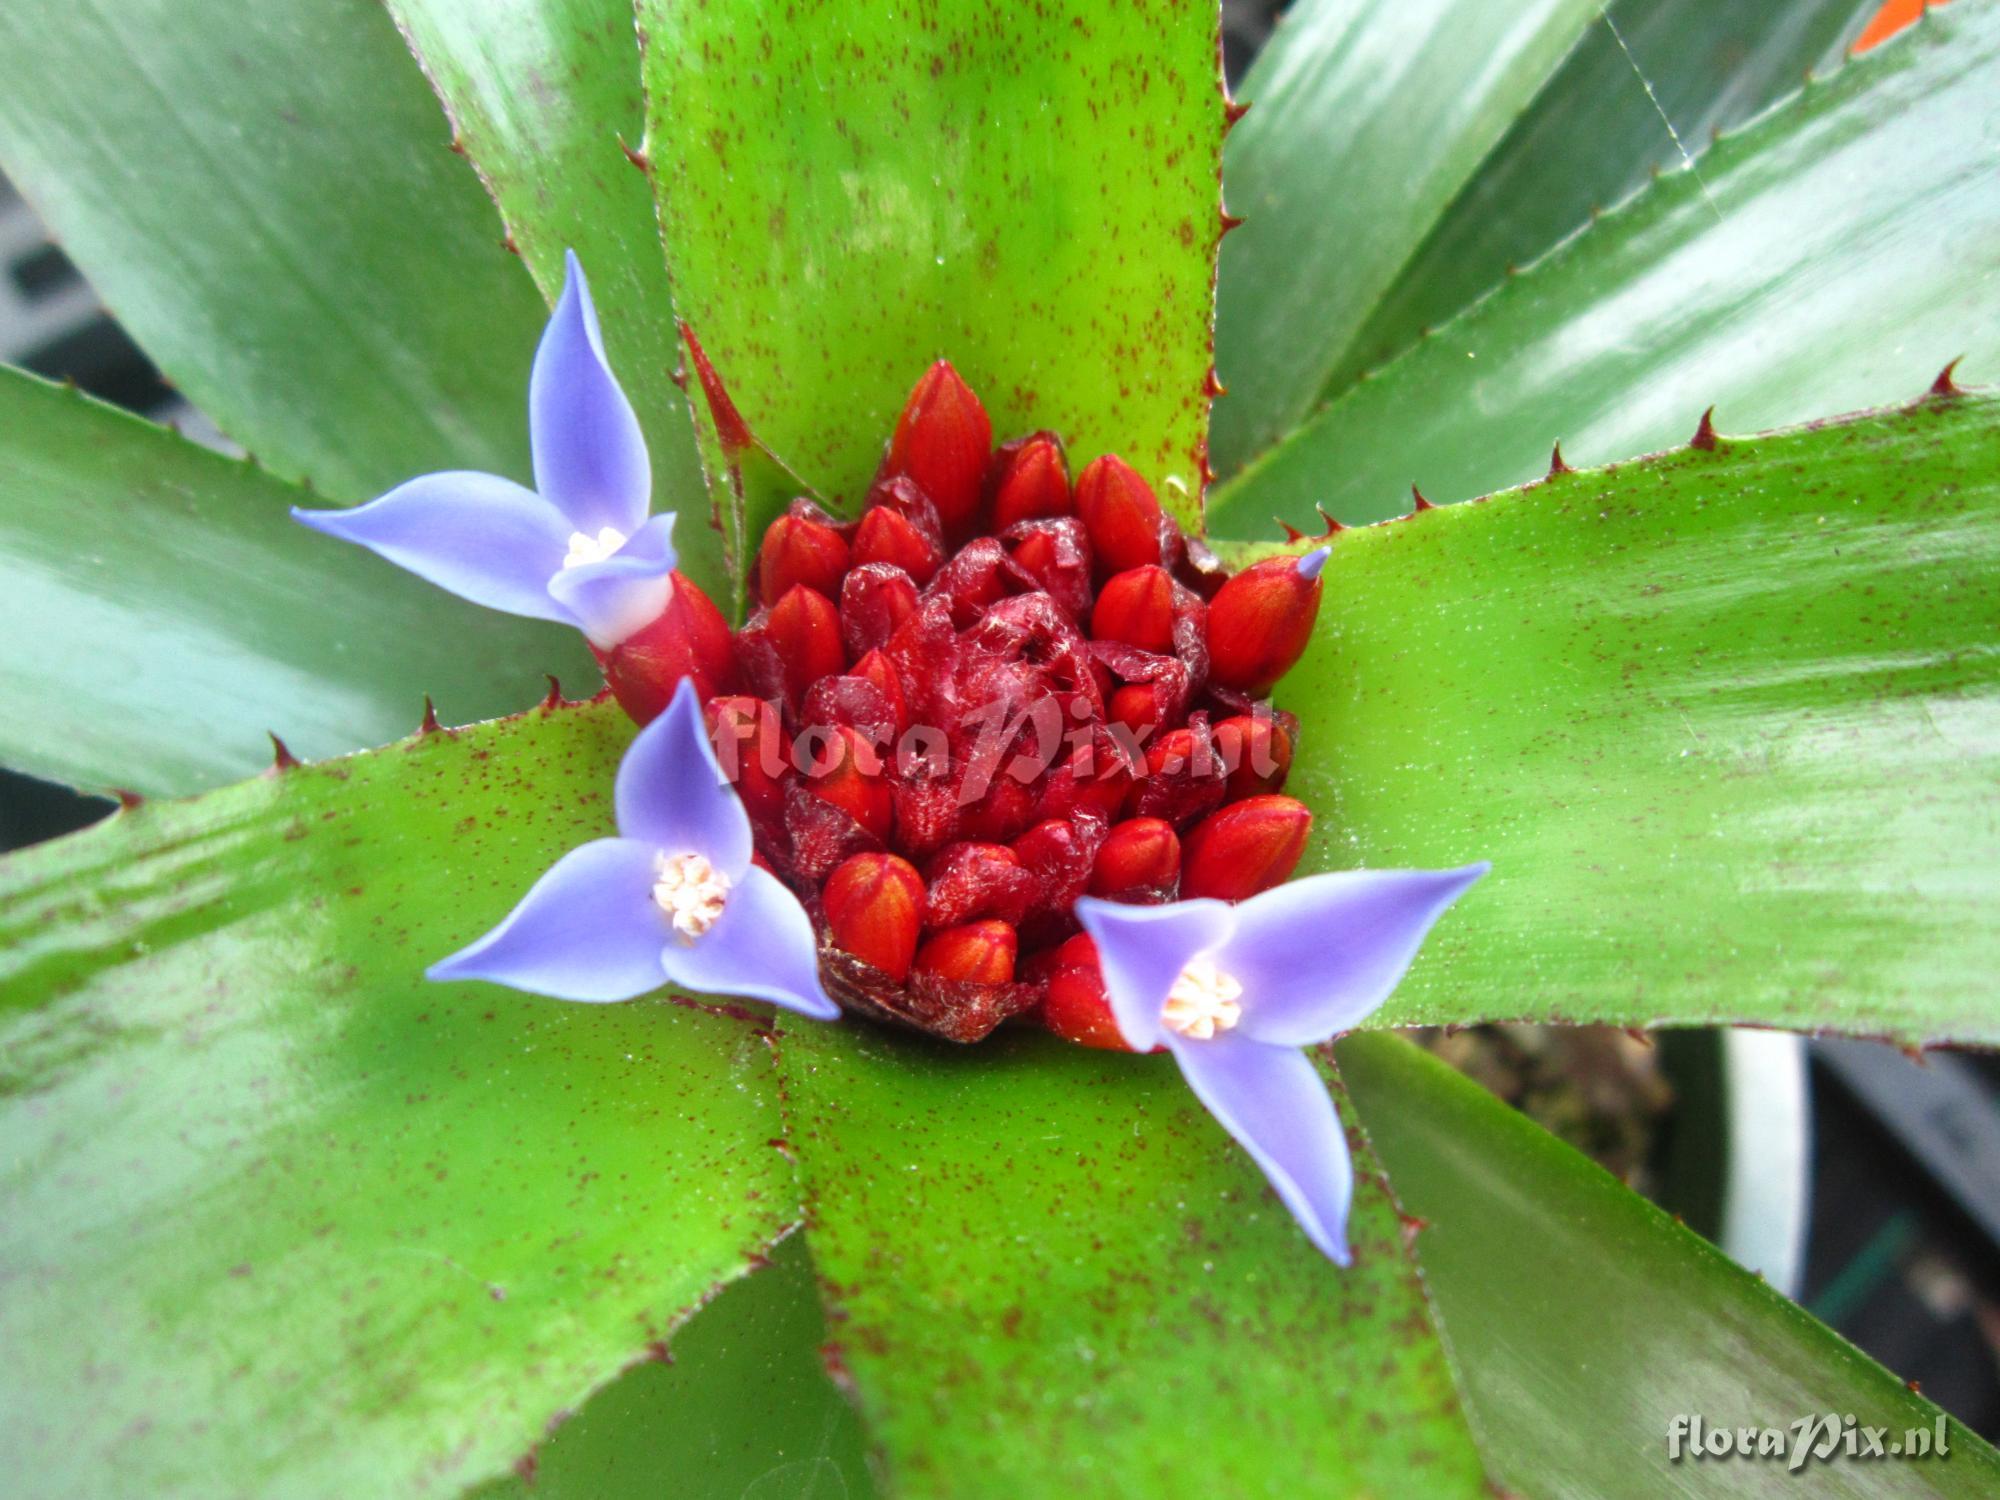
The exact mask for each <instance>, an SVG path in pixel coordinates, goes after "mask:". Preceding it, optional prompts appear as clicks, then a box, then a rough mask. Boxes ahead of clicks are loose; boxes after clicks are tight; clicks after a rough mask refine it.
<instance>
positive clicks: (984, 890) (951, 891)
mask: <svg viewBox="0 0 2000 1500" xmlns="http://www.w3.org/2000/svg"><path fill="white" fill-rule="evenodd" d="M924 873H925V875H926V877H927V878H928V879H929V881H930V891H929V894H928V895H927V896H926V897H925V898H924V926H926V927H955V926H957V925H958V924H959V923H961V922H969V921H971V920H972V919H973V918H974V917H998V918H1000V920H1001V921H1003V922H1008V923H1015V922H1019V921H1020V920H1021V918H1023V917H1024V916H1026V915H1027V914H1028V903H1029V902H1031V901H1032V900H1034V897H1035V888H1036V880H1035V877H1034V876H1033V875H1031V874H1030V873H1029V872H1028V871H1026V870H1024V869H1022V868H1021V861H1020V859H1019V858H1018V857H1017V856H1016V855H1015V853H1014V851H1013V850H1012V849H1009V848H1008V847H1007V846H1006V845H1005V844H971V843H961V844H952V845H949V846H947V847H946V848H944V849H941V850H940V851H938V853H937V855H936V857H935V858H933V859H932V860H931V862H930V864H929V866H928V868H927V869H926V870H925V872H924Z"/></svg>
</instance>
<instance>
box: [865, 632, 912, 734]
mask: <svg viewBox="0 0 2000 1500" xmlns="http://www.w3.org/2000/svg"><path fill="white" fill-rule="evenodd" d="M853 673H854V675H855V676H856V677H860V678H862V679H864V680H866V681H868V682H872V683H874V684H875V686H876V687H878V688H880V689H881V690H882V696H883V697H885V698H887V699H888V700H889V711H890V712H891V713H892V714H893V715H894V716H895V720H896V734H897V736H898V737H899V738H900V737H901V735H902V733H903V731H904V730H906V729H908V728H909V727H910V709H909V705H908V702H907V701H906V700H905V699H904V697H903V682H902V679H901V678H899V677H898V676H897V675H896V668H895V666H894V664H893V663H891V662H890V660H889V658H888V657H887V656H885V655H884V654H883V653H882V652H881V651H880V650H874V651H867V652H864V653H863V654H862V656H861V658H860V660H858V661H856V662H855V664H854V667H853Z"/></svg>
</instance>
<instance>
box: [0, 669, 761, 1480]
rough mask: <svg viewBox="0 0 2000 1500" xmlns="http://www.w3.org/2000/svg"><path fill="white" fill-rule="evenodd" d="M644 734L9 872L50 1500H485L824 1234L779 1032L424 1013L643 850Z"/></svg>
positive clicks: (471, 995)
mask: <svg viewBox="0 0 2000 1500" xmlns="http://www.w3.org/2000/svg"><path fill="white" fill-rule="evenodd" d="M628 734H629V726H628V725H626V724H625V723H624V721H623V719H622V717H621V716H620V715H619V714H618V713H617V711H616V710H615V709H613V708H608V707H592V708H562V709H557V710H553V711H543V710H537V711H535V712H532V713H529V714H527V715H525V716H523V717H522V718H519V719H514V720H504V721H500V722H497V723H493V724H488V725H482V726H480V727H479V728H478V729H475V730H467V731H463V732H459V733H450V732H440V733H434V734H431V735H428V736H424V737H421V738H416V739H411V740H406V741H404V742H402V743H400V744H397V745H393V746H390V747H389V748H387V749H385V750H381V751H377V752H375V753H373V754H370V755H365V756H359V757H355V758H353V759H350V760H343V761H330V762H327V763H324V764H322V765H316V766H310V767H304V768H296V769H293V770H290V771H287V772H285V773H284V774H282V775H279V776H276V777H272V778H267V779H264V780H261V781H257V782H253V783H250V784H247V785H244V786H240V787H236V788H232V789H230V790H228V791H224V792H218V793H215V794H213V795H211V796H208V797H204V798H200V799H197V800H194V801H189V802H183V803H171V804H168V803H148V804H146V805H144V806H142V807H140V808H139V809H137V810H136V811H132V812H126V813H121V814H118V815H117V816H115V817H114V818H112V819H110V820H109V821H107V822H106V823H103V824H100V825H99V826H98V827H96V828H94V829H92V830H90V831H89V832H86V833H83V834H80V835H77V836H76V837H74V838H70V839H65V840H61V841H59V842H56V843H53V844H46V845H42V846H40V847H39V848H37V849H34V850H32V851H30V852H28V853H26V854H22V855H17V856H14V857H13V858H11V859H9V860H7V861H5V862H4V863H0V996H4V1000H0V1059H4V1060H5V1061H4V1063H0V1134H4V1136H5V1139H6V1140H7V1143H8V1152H7V1161H6V1166H5V1169H4V1171H3V1172H0V1264H4V1265H5V1266H6V1267H7V1275H6V1277H5V1278H4V1280H0V1342H4V1343H5V1345H6V1347H8V1348H9V1349H11V1350H14V1351H16V1352H17V1357H16V1358H15V1360H14V1361H13V1365H12V1378H13V1382H14V1384H13V1386H12V1388H11V1389H10V1390H9V1393H8V1396H7V1399H6V1401H5V1402H4V1403H0V1447H4V1448H5V1450H6V1452H7V1453H8V1454H9V1456H10V1460H11V1461H12V1462H13V1463H14V1464H15V1465H16V1466H17V1467H18V1468H19V1470H20V1472H22V1473H24V1474H29V1475H32V1476H33V1483H34V1486H35V1488H36V1489H37V1491H38V1492H39V1493H43V1494H49V1495H57V1494H65V1495H66V1494H76V1495H86V1494H88V1495H108V1494H138V1493H155V1492H161V1491H167V1490H175V1489H191V1488H199V1489H202V1490H205V1491H210V1492H219V1491H228V1492H231V1493H238V1492H240V1493H278V1492H285V1493H310V1494H385V1493H386V1494H441V1493H450V1492H451V1491H453V1490H454V1489H455V1488H456V1487H458V1486H460V1485H462V1484H464V1483H466V1482H469V1481H473V1480H478V1479H482V1478H485V1477H487V1476H489V1475H492V1474H495V1473H502V1472H505V1471H506V1470H507V1468H508V1467H509V1465H511V1464H512V1463H513V1462H514V1461H515V1459H516V1458H518V1457H519V1456H520V1455H521V1454H522V1453H524V1452H526V1451H527V1450H528V1448H529V1447H530V1446H531V1445H532V1444H533V1443H535V1442H536V1441H538V1440H539V1439H540V1438H541V1437H542V1436H543V1434H544V1431H545V1428H546V1424H547V1423H548V1421H549V1419H550V1418H551V1417H552V1416H553V1415H555V1414H556V1413H558V1412H560V1411H562V1410H564V1409H566V1408H568V1407H570V1406H572V1405H574V1404H575V1403H576V1402H578V1401H579V1400H581V1399H582V1398H583V1397H584V1396H585V1395H586V1394H588V1393H589V1391H590V1390H591V1389H592V1388H593V1387H594V1386H596V1385H598V1384H600V1383H602V1382H604V1381H606V1380H607V1379H609V1378H610V1377H611V1376H612V1375H613V1374H615V1373H616V1372H617V1371H618V1370H619V1369H620V1368H621V1367H623V1366H624V1365H626V1364H627V1363H629V1362H631V1361H632V1360H634V1359H636V1358H639V1357H642V1356H643V1355H644V1353H645V1351H646V1350H647V1348H648V1346H649V1345H650V1344H652V1343H654V1342H656V1341H658V1340H660V1339H664V1338H666V1337H667V1336H668V1335H669V1334H670V1332H671V1331H672V1329H673V1328H674V1326H675V1324H676V1322H677V1321H678V1320H679V1319H680V1318H681V1317H683V1316H684V1315H685V1314H686V1313H688V1312H689V1311H691V1310H692V1309H693V1308H695V1307H696V1306H698V1305H700V1303H701V1302H702V1301H704V1300H705V1299H706V1298H707V1297H708V1296H709V1295H710V1294H711V1293H712V1291H713V1290H714V1288H715V1287H716V1285H717V1284H718V1283H720V1282H723V1281H726V1280H728V1279H729V1278H730V1277H732V1276H735V1275H737V1274H738V1273H739V1272H740V1271H741V1270H742V1269H743V1268H744V1266H745V1264H746V1260H747V1258H748V1257H749V1256H751V1255H752V1254H753V1253H754V1252H755V1251H757V1250H759V1249H760V1248H762V1247H763V1246H765V1245H767V1244H768V1243H769V1242H770V1241H771V1240H772V1239H774V1238H775V1237H776V1236H777V1235H779V1234H780V1233H782V1232H783V1231H784V1229H785V1228H786V1227H787V1226H788V1225H789V1224H790V1223H792V1222H793V1221H794V1220H795V1218H796V1213H797V1198H796V1191H795V1188H794V1183H793V1178H792V1175H791V1169H790V1167H789V1166H788V1164H787V1163H786V1161H785V1159H784V1158H783V1156H782V1155H781V1154H780V1153H779V1152H778V1151H776V1150H775V1149H773V1148H772V1146H771V1145H770V1142H771V1141H772V1139H773V1138H774V1137H776V1136H777V1135H778V1134H779V1133H780V1121H779V1117H778V1114H777V1106H776V1102H775V1098H774V1095H773V1093H772V1089H771V1083H772V1078H771V1066H770V1061H769V1057H768V1053H767V1051H766V1048H765V1045H764V1043H763V1041H762V1040H761V1039H760V1036H759V1033H758V1031H757V1029H756V1028H754V1027H752V1026H749V1025H746V1024H744V1023H743V1022H741V1021H738V1020H734V1019H730V1018H727V1017H723V1016H720V1015H713V1014H708V1013H705V1012H703V1011H701V1010H699V1009H686V1008H681V1007H677V1006H673V1005H668V1004H662V1003H659V1002H652V1001H640V1002H634V1003H632V1004H629V1005H623V1006H581V1005H565V1004H562V1003H560V1002H558V1001H553V1000H544V999H539V998H536V997H533V996H527V995H519V994H515V993H513V992H511V991H504V990H500V989H497V988H493V987H491V986H486V985H434V984H429V983H427V982H426V981H425V980H424V979H423V977H422V972H423V968H424V966H425V965H426V964H427V963H429V962H430V961H431V960H433V959H435V958H437V957H439V956H441V955H443V954H445V953H448V952H451V951H452V950H453V949H455V948H456V947H458V946H460V945H461V944H463V943H465V942H467V941H469V940H470V939H472V938H473V937H475V936H477V935H478V934H479V933H480V932H481V931H483V930H485V929H486V928H487V927H488V926H489V925H490V924H491V923H493V922H494V921H495V920H497V919H498V918H499V917H500V916H501V915H502V914H503V913H505V912H506V910H507V909H508V908H509V907H510V906H511V905H512V903H513V902H514V901H515V900H516V899H517V898H518V897H519V896H520V894H521V893H522V891H523V890H525V889H526V887H527V886H528V884H529V883H530V882H531V881H532V880H533V879H534V878H535V877H536V876H538V875H539V874H540V873H541V872H542V871H543V870H544V869H545V868H546V867H547V866H548V865H549V864H550V863H552V862H553V861H554V859H555V858H556V857H557V856H558V855H559V854H560V853H562V852H563V851H564V850H566V849H568V848H569V847H571V846H573V845H574V844H576V843H578V842H580V841H581V840H583V839H585V838H589V837H591V836H594V835H597V834H599V833H602V832H606V831H608V828H609V824H610V809H609V801H610V786H611V776H612V771H613V768H614V766H615V764H616V761H617V757H618V753H619V751H620V749H621V747H622V746H623V744H624V742H625V740H626V739H627V737H628Z"/></svg>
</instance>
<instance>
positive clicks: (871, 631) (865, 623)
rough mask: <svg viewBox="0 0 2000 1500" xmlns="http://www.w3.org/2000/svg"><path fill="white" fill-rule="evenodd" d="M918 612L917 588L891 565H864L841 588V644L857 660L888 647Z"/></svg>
mask: <svg viewBox="0 0 2000 1500" xmlns="http://www.w3.org/2000/svg"><path fill="white" fill-rule="evenodd" d="M916 612H917V586H916V584H915V583H913V582H912V581H911V579H910V575H909V574H908V573H905V572H904V571H903V570H902V569H901V568H897V567H891V566H890V565H889V564H888V563H863V564H862V565H861V566H860V567H858V568H856V569H855V570H854V571H853V572H852V573H849V574H848V575H847V579H846V581H845V582H844V583H842V584H841V586H840V639H841V644H843V645H844V646H846V647H847V649H848V651H849V652H850V653H851V654H852V655H855V656H862V655H865V654H866V653H868V652H870V651H873V650H875V649H876V648H877V647H878V646H885V645H887V644H888V642H889V637H891V636H892V635H894V634H895V633H896V627H897V626H898V625H901V624H902V623H903V622H904V621H905V620H907V619H909V617H910V616H911V615H913V614H915V613H916Z"/></svg>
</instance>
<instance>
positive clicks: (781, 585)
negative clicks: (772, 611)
mask: <svg viewBox="0 0 2000 1500" xmlns="http://www.w3.org/2000/svg"><path fill="white" fill-rule="evenodd" d="M847 561H848V559H847V542H846V541H845V539H843V538H842V536H841V534H840V533H839V532H837V531H835V530H834V529H833V528H832V527H831V526H829V525H827V524H826V523H825V522H824V521H816V520H814V519H812V518H811V517H810V516H805V515H800V514H798V513H797V512H796V511H794V512H793V513H791V514H789V515H782V516H780V517H778V519H777V520H775V521H773V522H772V523H771V528H770V530H768V531H766V532H765V533H764V541H763V545H761V546H760V547H759V548H758V549H757V597H758V598H759V599H761V600H763V601H764V603H766V604H770V603H773V602H775V601H776V600H779V599H782V598H783V597H784V596H785V592H786V591H787V590H788V589H790V588H791V587H792V586H793V585H795V584H804V585H805V586H806V587H807V588H809V589H814V590H817V591H818V592H819V593H822V594H825V595H826V596H827V597H828V598H829V599H832V598H835V597H837V596H838V595H839V593H840V580H841V577H842V575H844V574H845V573H846V572H847Z"/></svg>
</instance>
